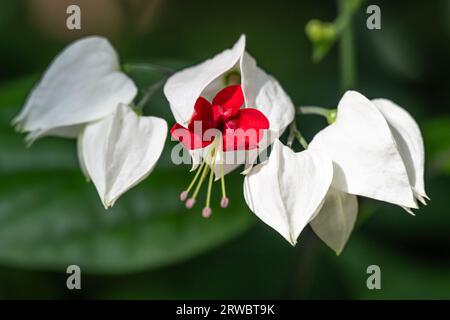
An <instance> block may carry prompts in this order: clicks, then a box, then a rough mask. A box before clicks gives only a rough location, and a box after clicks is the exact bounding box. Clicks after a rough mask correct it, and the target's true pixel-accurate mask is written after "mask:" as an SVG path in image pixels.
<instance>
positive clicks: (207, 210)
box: [202, 207, 212, 218]
mask: <svg viewBox="0 0 450 320" xmlns="http://www.w3.org/2000/svg"><path fill="white" fill-rule="evenodd" d="M211 213H212V210H211V208H209V207H205V208H203V210H202V216H203V218H209V217H210V216H211Z"/></svg>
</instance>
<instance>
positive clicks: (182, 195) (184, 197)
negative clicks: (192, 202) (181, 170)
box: [180, 190, 188, 201]
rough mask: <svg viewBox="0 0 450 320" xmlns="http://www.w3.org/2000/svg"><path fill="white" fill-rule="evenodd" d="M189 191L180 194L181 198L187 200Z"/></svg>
mask: <svg viewBox="0 0 450 320" xmlns="http://www.w3.org/2000/svg"><path fill="white" fill-rule="evenodd" d="M187 196H188V192H187V191H186V190H185V191H183V192H182V193H181V194H180V200H181V201H185V200H186V199H187Z"/></svg>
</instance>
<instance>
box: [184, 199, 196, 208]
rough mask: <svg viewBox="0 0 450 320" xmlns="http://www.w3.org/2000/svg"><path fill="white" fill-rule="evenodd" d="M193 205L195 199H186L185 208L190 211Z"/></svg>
mask: <svg viewBox="0 0 450 320" xmlns="http://www.w3.org/2000/svg"><path fill="white" fill-rule="evenodd" d="M194 204H195V199H192V198H189V199H187V201H186V208H188V209H192V207H193V206H194Z"/></svg>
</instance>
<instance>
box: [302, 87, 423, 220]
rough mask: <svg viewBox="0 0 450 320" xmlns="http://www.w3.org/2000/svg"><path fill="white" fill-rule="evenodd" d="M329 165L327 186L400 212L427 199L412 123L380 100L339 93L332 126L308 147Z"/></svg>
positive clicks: (416, 131) (420, 143) (420, 148)
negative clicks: (331, 169)
mask: <svg viewBox="0 0 450 320" xmlns="http://www.w3.org/2000/svg"><path fill="white" fill-rule="evenodd" d="M309 149H311V150H316V149H320V150H322V151H324V152H326V153H327V155H328V156H329V157H330V158H331V159H332V160H333V164H334V178H333V184H332V185H333V187H334V188H336V189H338V190H340V191H343V192H346V193H350V194H355V195H360V196H365V197H369V198H373V199H377V200H381V201H386V202H389V203H393V204H397V205H400V206H402V207H404V208H405V209H406V210H407V211H408V212H411V208H417V203H416V201H415V200H416V199H418V200H419V201H421V202H423V203H424V204H425V203H426V202H425V199H428V196H427V195H426V193H425V189H424V182H423V171H424V147H423V140H422V136H421V134H420V130H419V128H418V126H417V124H416V122H415V121H414V119H413V118H412V117H411V116H410V115H409V114H408V113H407V112H406V111H405V110H404V109H402V108H401V107H399V106H397V105H395V104H394V103H393V102H391V101H389V100H386V99H375V100H372V101H370V100H368V99H367V98H366V97H364V96H363V95H362V94H360V93H358V92H356V91H348V92H346V93H345V94H344V96H343V97H342V99H341V100H340V102H339V105H338V108H337V117H336V121H335V123H333V124H331V125H330V126H328V127H327V128H325V129H323V130H322V131H320V132H319V133H318V134H317V135H316V136H315V137H314V139H313V140H312V141H311V143H310V145H309Z"/></svg>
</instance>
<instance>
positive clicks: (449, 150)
mask: <svg viewBox="0 0 450 320" xmlns="http://www.w3.org/2000/svg"><path fill="white" fill-rule="evenodd" d="M449 128H450V117H449V116H444V117H440V118H435V119H431V120H428V121H427V122H426V123H425V125H424V127H423V132H424V140H425V147H426V154H427V157H428V158H429V159H430V160H431V168H432V169H433V170H436V171H439V172H443V173H446V174H450V130H449Z"/></svg>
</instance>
